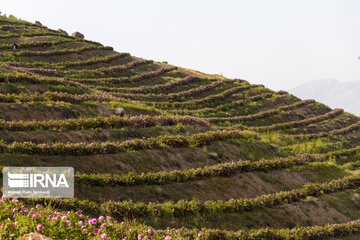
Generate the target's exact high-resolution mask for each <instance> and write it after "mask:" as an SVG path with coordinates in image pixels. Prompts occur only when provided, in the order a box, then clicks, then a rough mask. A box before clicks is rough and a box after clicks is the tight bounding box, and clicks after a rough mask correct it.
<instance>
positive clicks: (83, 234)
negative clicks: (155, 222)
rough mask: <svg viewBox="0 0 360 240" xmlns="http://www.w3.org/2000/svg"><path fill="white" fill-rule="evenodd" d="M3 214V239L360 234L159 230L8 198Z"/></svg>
mask: <svg viewBox="0 0 360 240" xmlns="http://www.w3.org/2000/svg"><path fill="white" fill-rule="evenodd" d="M0 212H1V214H0V237H1V239H17V238H19V237H21V236H23V235H25V234H27V233H30V232H38V233H40V234H43V235H45V236H48V237H51V238H54V239H68V240H75V239H79V240H85V239H95V240H101V239H114V240H115V239H123V240H133V239H137V240H141V239H162V240H177V239H184V240H185V239H194V240H195V239H196V240H217V239H218V240H220V239H229V240H245V239H247V240H259V239H263V240H267V239H269V240H274V239H283V240H312V239H314V240H315V239H328V238H329V237H341V236H347V235H350V234H356V233H358V232H359V231H360V220H355V221H351V222H347V223H342V224H327V225H324V226H311V227H299V228H294V229H271V228H262V229H256V230H255V229H254V230H250V231H243V230H240V231H236V232H234V231H224V230H215V229H207V228H202V229H186V228H181V229H166V230H156V229H154V228H152V227H149V226H146V225H143V224H140V223H137V222H132V221H130V222H129V221H123V222H118V221H116V220H114V219H113V218H112V217H110V216H106V215H105V216H101V215H98V216H96V215H93V216H87V215H84V214H83V213H81V211H76V210H75V211H67V212H62V211H57V210H55V209H54V208H53V207H50V206H46V205H40V204H36V205H35V204H34V205H29V204H28V203H25V204H24V203H23V202H21V201H19V200H17V199H12V200H11V199H7V198H6V197H5V196H3V197H2V198H1V200H0Z"/></svg>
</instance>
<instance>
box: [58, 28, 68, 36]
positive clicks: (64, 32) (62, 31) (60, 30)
mask: <svg viewBox="0 0 360 240" xmlns="http://www.w3.org/2000/svg"><path fill="white" fill-rule="evenodd" d="M57 32H59V33H63V34H66V35H68V33H67V32H66V31H64V30H62V29H60V28H59V29H58V30H57Z"/></svg>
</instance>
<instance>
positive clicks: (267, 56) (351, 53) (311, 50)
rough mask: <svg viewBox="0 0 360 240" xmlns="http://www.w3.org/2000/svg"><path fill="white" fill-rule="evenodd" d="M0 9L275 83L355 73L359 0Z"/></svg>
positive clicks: (137, 51) (24, 1) (105, 1)
mask: <svg viewBox="0 0 360 240" xmlns="http://www.w3.org/2000/svg"><path fill="white" fill-rule="evenodd" d="M0 11H1V12H2V13H3V14H4V13H5V14H7V15H9V14H13V15H15V16H17V17H20V18H21V19H24V20H28V21H32V22H34V21H35V20H38V21H40V22H41V23H42V24H44V25H46V26H48V27H50V28H53V29H58V28H62V29H64V30H66V31H67V32H68V33H69V34H71V33H73V32H74V31H79V32H81V33H83V34H85V37H86V38H87V39H90V40H95V41H99V42H101V43H103V44H104V45H109V46H113V47H114V48H115V50H117V51H119V52H129V53H131V54H132V55H134V56H138V57H143V58H146V59H153V60H157V61H168V62H169V63H170V64H174V65H178V66H182V67H187V68H192V69H195V70H199V71H202V72H206V73H216V74H223V75H224V76H226V77H230V78H242V79H246V80H248V81H249V82H251V83H263V84H265V85H266V86H267V87H270V88H272V89H274V90H279V89H285V90H287V89H289V88H291V87H294V86H296V85H298V84H300V83H303V82H307V81H311V80H314V79H324V78H335V79H338V80H339V81H354V80H360V61H359V60H358V59H357V56H359V55H360V0H271V1H270V0H246V1H245V0H217V1H215V0H178V1H175V0H102V1H100V0H96V1H95V0H72V1H70V0H58V1H55V0H16V1H15V0H0Z"/></svg>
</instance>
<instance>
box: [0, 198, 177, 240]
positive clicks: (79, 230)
mask: <svg viewBox="0 0 360 240" xmlns="http://www.w3.org/2000/svg"><path fill="white" fill-rule="evenodd" d="M0 213H1V214H0V239H17V238H18V237H21V236H23V235H25V234H27V233H30V232H38V233H40V234H43V235H45V236H47V237H51V238H54V239H68V240H70V239H73V240H75V239H84V240H85V239H96V240H98V239H129V240H130V239H165V238H166V237H168V238H170V239H179V238H180V236H179V235H178V233H176V231H169V233H166V234H165V233H163V232H159V233H158V232H157V231H156V230H155V229H153V228H151V227H148V226H145V225H141V224H136V223H134V222H126V223H125V222H117V221H115V220H113V219H112V218H111V217H109V216H107V217H104V216H98V217H89V216H85V215H83V214H82V213H80V212H78V211H69V212H59V211H56V210H54V209H52V208H50V207H49V206H48V207H45V206H42V205H39V204H37V205H33V207H31V206H28V205H27V204H24V203H23V202H20V201H19V200H17V199H13V200H11V199H7V198H6V197H5V196H3V197H2V198H1V200H0ZM177 232H178V231H177Z"/></svg>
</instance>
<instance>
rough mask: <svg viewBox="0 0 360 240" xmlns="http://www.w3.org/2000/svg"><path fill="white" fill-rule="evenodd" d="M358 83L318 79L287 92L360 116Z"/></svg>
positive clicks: (359, 84)
mask: <svg viewBox="0 0 360 240" xmlns="http://www.w3.org/2000/svg"><path fill="white" fill-rule="evenodd" d="M359 91H360V81H353V82H339V81H338V80H336V79H320V80H314V81H311V82H307V83H304V84H301V85H299V86H297V87H295V88H293V89H291V90H290V91H289V92H290V93H292V94H294V95H295V96H297V97H300V98H313V99H315V100H317V101H320V102H323V103H325V104H327V105H329V106H330V107H332V108H336V107H338V108H343V109H345V110H346V111H348V112H351V113H353V114H355V115H358V116H359V115H360V94H359Z"/></svg>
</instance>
